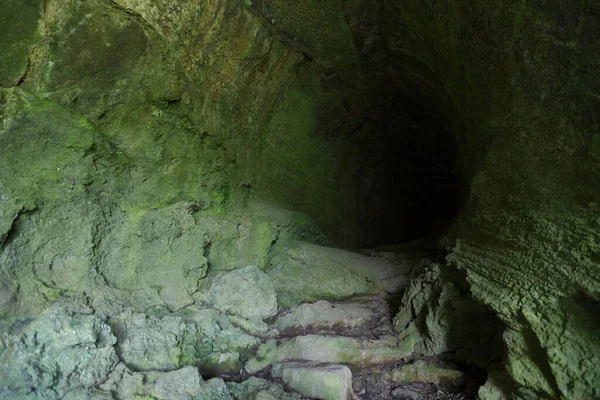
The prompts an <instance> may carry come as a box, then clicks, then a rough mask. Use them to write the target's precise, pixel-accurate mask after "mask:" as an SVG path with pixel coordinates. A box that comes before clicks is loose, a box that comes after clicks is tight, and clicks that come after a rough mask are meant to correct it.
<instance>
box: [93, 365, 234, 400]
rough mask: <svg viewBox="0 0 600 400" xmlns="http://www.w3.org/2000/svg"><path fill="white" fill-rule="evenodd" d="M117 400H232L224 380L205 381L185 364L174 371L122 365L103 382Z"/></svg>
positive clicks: (103, 386) (192, 368) (103, 385)
mask: <svg viewBox="0 0 600 400" xmlns="http://www.w3.org/2000/svg"><path fill="white" fill-rule="evenodd" d="M101 388H102V389H103V390H104V391H107V392H109V393H112V394H114V396H115V397H116V399H118V400H128V399H133V398H152V399H157V400H171V399H172V400H204V399H207V400H208V399H211V400H213V399H214V400H230V399H231V397H230V396H229V392H228V391H227V387H226V386H225V382H223V380H222V379H219V378H215V379H210V380H208V381H204V380H203V379H202V377H201V376H200V374H199V372H198V369H197V368H194V367H184V368H181V369H178V370H174V371H168V372H159V371H149V372H133V371H131V370H129V369H128V368H127V367H126V366H125V365H124V364H119V365H118V366H117V367H116V368H115V370H114V371H113V373H112V374H111V376H110V377H109V379H108V380H107V381H106V382H104V383H103V384H102V385H101Z"/></svg>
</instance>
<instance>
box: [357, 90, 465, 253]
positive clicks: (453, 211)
mask: <svg viewBox="0 0 600 400" xmlns="http://www.w3.org/2000/svg"><path fill="white" fill-rule="evenodd" d="M436 110H437V109H436V107H432V105H431V104H427V103H426V102H424V101H421V100H419V99H418V98H417V97H415V96H411V95H407V94H406V92H405V91H404V90H402V89H399V88H398V89H394V91H393V92H391V93H390V94H389V95H387V96H385V98H384V100H383V101H379V102H378V104H377V105H375V106H374V107H372V108H371V109H370V111H369V112H368V115H367V116H366V118H365V120H364V122H363V124H362V125H361V127H360V129H359V130H358V132H357V134H356V136H355V138H356V144H357V146H358V148H359V149H360V150H359V152H360V159H359V161H358V163H359V165H358V167H357V169H356V173H355V177H354V179H355V182H356V188H355V193H356V199H355V200H356V204H358V205H359V207H357V225H358V229H359V231H360V232H359V236H360V237H362V247H376V246H381V245H390V244H400V243H404V242H409V241H413V240H417V239H421V238H424V237H439V236H440V235H441V234H443V233H444V232H445V231H446V230H447V229H448V228H449V227H450V226H451V224H452V222H453V220H454V218H455V217H456V216H457V214H458V213H459V211H460V209H461V206H462V198H463V192H464V190H463V188H462V187H461V179H460V176H461V174H460V167H459V165H460V163H459V160H458V156H457V153H458V148H457V143H456V138H455V135H454V133H453V132H452V130H451V128H450V124H448V123H446V122H445V120H444V118H440V113H439V112H437V111H436Z"/></svg>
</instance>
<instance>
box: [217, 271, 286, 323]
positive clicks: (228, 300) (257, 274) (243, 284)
mask: <svg viewBox="0 0 600 400" xmlns="http://www.w3.org/2000/svg"><path fill="white" fill-rule="evenodd" d="M210 301H211V303H212V304H214V306H215V308H217V309H218V310H220V311H222V312H227V313H231V314H235V315H238V316H240V317H244V318H247V319H264V318H268V317H272V316H274V315H275V314H276V313H277V297H276V295H275V287H274V286H273V282H272V280H271V278H270V277H269V276H268V275H267V274H265V273H264V272H262V271H261V270H260V269H259V268H258V267H256V266H248V267H245V268H242V269H239V270H235V271H232V272H228V273H226V274H224V275H222V276H220V277H218V278H216V279H215V280H214V281H213V283H212V286H211V288H210Z"/></svg>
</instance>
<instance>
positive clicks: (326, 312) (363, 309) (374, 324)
mask: <svg viewBox="0 0 600 400" xmlns="http://www.w3.org/2000/svg"><path fill="white" fill-rule="evenodd" d="M389 320H390V315H389V309H388V306H387V304H386V303H385V302H384V301H372V302H366V303H330V302H328V301H326V300H319V301H317V302H315V303H312V304H310V303H308V304H301V305H299V306H298V307H296V308H294V309H292V310H290V311H288V312H286V313H284V314H282V315H280V316H279V317H277V320H276V321H275V322H274V325H275V326H276V327H277V329H279V331H280V333H281V334H283V335H290V334H293V333H296V334H298V333H300V334H307V333H317V334H325V333H328V334H334V333H338V334H342V335H345V336H351V335H354V336H357V335H363V336H364V335H377V334H381V333H386V332H387V333H389V332H390V331H391V325H390V323H389Z"/></svg>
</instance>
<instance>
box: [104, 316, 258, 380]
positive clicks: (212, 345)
mask: <svg viewBox="0 0 600 400" xmlns="http://www.w3.org/2000/svg"><path fill="white" fill-rule="evenodd" d="M109 323H110V325H111V327H112V328H113V331H114V332H115V335H116V336H117V338H118V339H119V340H118V343H117V346H116V347H117V351H118V352H119V356H120V357H121V360H122V361H123V362H124V363H125V364H126V365H127V366H128V367H130V368H133V369H135V370H137V371H150V370H163V371H165V370H174V369H177V368H179V367H183V366H186V365H198V366H200V368H201V370H202V373H210V374H213V375H218V374H226V373H234V374H235V373H237V372H238V371H239V369H240V368H241V367H242V366H243V364H244V362H245V361H246V360H247V358H248V356H249V354H250V353H251V351H252V350H253V349H254V348H256V347H257V346H258V343H259V340H258V339H257V338H255V337H253V336H250V335H247V334H245V333H244V332H242V331H241V330H240V329H239V328H236V327H234V326H233V325H232V324H231V323H230V322H229V320H228V319H227V317H225V316H223V315H221V314H220V313H219V312H218V311H216V310H214V309H195V308H188V309H185V310H183V311H182V312H180V313H179V314H170V315H167V316H165V317H162V318H157V317H151V316H148V315H146V314H139V313H137V314H131V313H125V314H122V315H120V316H118V317H116V318H113V319H111V320H110V321H109Z"/></svg>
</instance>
